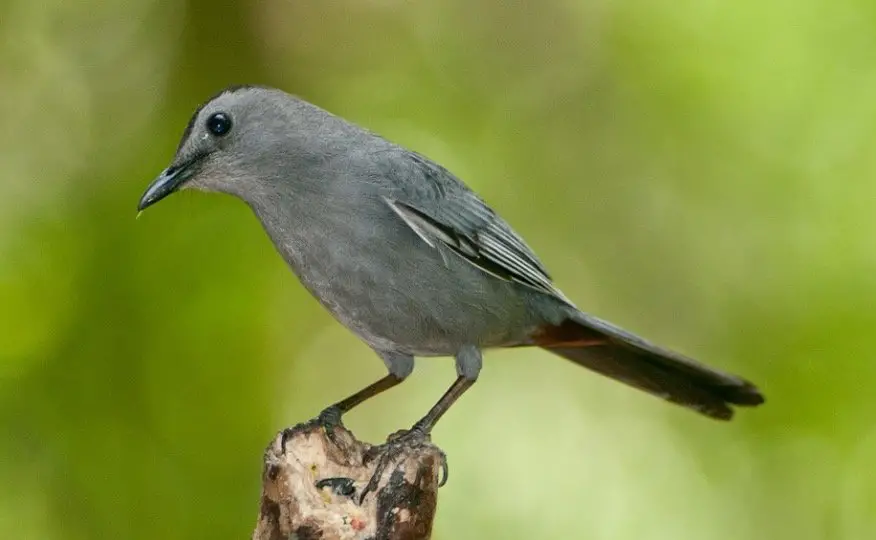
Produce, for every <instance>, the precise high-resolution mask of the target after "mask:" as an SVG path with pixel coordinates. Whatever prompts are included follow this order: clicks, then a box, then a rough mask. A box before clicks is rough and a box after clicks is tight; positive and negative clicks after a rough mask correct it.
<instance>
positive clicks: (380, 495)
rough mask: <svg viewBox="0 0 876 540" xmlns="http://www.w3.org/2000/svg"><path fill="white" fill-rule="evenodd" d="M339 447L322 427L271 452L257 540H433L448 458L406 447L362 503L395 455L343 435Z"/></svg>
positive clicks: (277, 443) (282, 440)
mask: <svg viewBox="0 0 876 540" xmlns="http://www.w3.org/2000/svg"><path fill="white" fill-rule="evenodd" d="M333 439H334V441H333V440H332V439H330V438H329V437H328V436H327V434H326V430H325V428H324V427H323V426H322V425H320V424H319V422H315V421H314V422H309V423H307V424H300V425H298V426H295V427H293V428H290V429H287V430H285V431H284V432H281V433H279V434H278V435H277V437H276V438H275V439H274V441H273V442H272V443H271V444H270V446H268V448H267V450H266V451H265V458H264V459H265V465H264V472H263V474H262V484H263V487H262V496H261V504H260V509H259V518H258V522H257V524H256V529H255V531H254V532H253V536H252V538H253V540H290V539H297V540H316V539H319V540H341V539H343V540H348V539H349V540H365V539H374V540H401V539H404V540H420V539H425V538H429V537H430V535H431V532H432V521H433V520H434V518H435V508H436V506H437V502H438V485H439V476H440V474H441V470H442V467H443V466H444V453H443V452H441V450H440V449H438V448H437V447H436V446H434V445H432V444H431V443H428V442H424V443H414V444H411V445H406V446H404V447H402V448H401V451H400V453H398V455H397V456H396V457H394V459H392V461H391V462H386V463H387V466H386V467H385V468H384V469H383V470H382V471H378V472H379V475H378V476H377V477H375V483H374V484H373V485H372V487H373V489H370V490H369V491H368V493H366V495H365V497H364V499H362V493H363V490H365V489H366V486H367V485H368V484H369V481H370V480H371V479H372V476H374V474H375V471H376V470H377V469H378V468H379V467H378V464H379V463H380V462H381V458H382V457H384V456H386V455H387V451H388V447H387V446H385V445H379V446H372V445H370V444H367V443H363V442H360V441H358V440H356V438H355V437H354V436H353V434H352V433H351V432H350V431H349V430H347V429H345V428H340V427H339V428H335V429H334V437H333ZM360 499H362V500H361V501H360Z"/></svg>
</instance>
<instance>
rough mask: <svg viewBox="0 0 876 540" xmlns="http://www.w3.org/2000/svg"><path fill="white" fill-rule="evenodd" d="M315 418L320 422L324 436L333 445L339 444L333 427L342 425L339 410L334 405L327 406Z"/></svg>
mask: <svg viewBox="0 0 876 540" xmlns="http://www.w3.org/2000/svg"><path fill="white" fill-rule="evenodd" d="M317 420H318V421H319V423H320V424H322V427H323V429H324V430H325V436H326V438H327V439H328V440H329V441H331V443H332V444H334V445H335V446H340V442H339V441H338V438H337V435H336V434H335V431H336V430H335V428H339V427H344V423H343V421H342V420H341V410H340V409H339V408H338V407H336V406H334V405H332V406H331V407H327V408H325V409H323V411H322V412H321V413H319V416H318V417H317Z"/></svg>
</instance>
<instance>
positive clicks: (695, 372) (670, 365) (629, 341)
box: [533, 312, 764, 420]
mask: <svg viewBox="0 0 876 540" xmlns="http://www.w3.org/2000/svg"><path fill="white" fill-rule="evenodd" d="M533 339H534V343H535V345H538V346H540V347H542V348H544V349H546V350H549V351H550V352H552V353H554V354H557V355H559V356H561V357H563V358H566V359H567V360H571V361H572V362H575V363H576V364H578V365H581V366H584V367H586V368H588V369H591V370H593V371H596V372H597V373H601V374H602V375H605V376H608V377H611V378H612V379H615V380H618V381H620V382H623V383H626V384H628V385H630V386H632V387H634V388H638V389H640V390H644V391H645V392H648V393H650V394H653V395H655V396H658V397H661V398H663V399H665V400H667V401H669V402H672V403H676V404H678V405H682V406H684V407H687V408H690V409H693V410H695V411H697V412H699V413H701V414H704V415H706V416H709V417H712V418H715V419H719V420H729V419H730V418H732V417H733V408H732V406H734V405H736V406H749V407H751V406H756V405H760V404H761V403H763V402H764V397H763V395H762V394H761V393H760V391H759V390H758V389H757V388H756V387H755V386H754V385H753V384H752V383H750V382H748V381H746V380H745V379H742V378H740V377H737V376H735V375H731V374H729V373H724V372H721V371H719V370H716V369H713V368H710V367H708V366H706V365H703V364H700V363H699V362H697V361H695V360H692V359H690V358H687V357H685V356H682V355H680V354H678V353H675V352H672V351H669V350H666V349H663V348H660V347H658V346H656V345H653V344H651V343H649V342H647V341H645V340H643V339H642V338H640V337H638V336H635V335H633V334H631V333H629V332H627V331H625V330H623V329H621V328H618V327H616V326H614V325H612V324H610V323H608V322H605V321H603V320H601V319H598V318H596V317H593V316H591V315H587V314H586V313H580V312H577V313H575V314H574V315H573V316H572V317H571V318H569V319H566V320H565V321H563V323H561V324H560V325H557V326H546V327H543V328H541V329H540V331H539V332H538V333H537V334H536V335H535V336H534V337H533Z"/></svg>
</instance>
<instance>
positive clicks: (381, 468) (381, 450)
mask: <svg viewBox="0 0 876 540" xmlns="http://www.w3.org/2000/svg"><path fill="white" fill-rule="evenodd" d="M423 446H429V447H431V448H434V446H433V445H432V441H431V438H430V437H429V433H428V432H427V431H426V430H425V429H423V428H422V427H420V426H418V425H414V427H413V428H411V429H403V430H400V431H397V432H395V433H393V434H391V435H390V436H389V437H387V439H386V442H385V443H383V444H381V445H378V446H374V447H372V448H371V449H370V450H369V451H368V453H367V454H366V456H365V459H366V461H369V460H373V459H377V460H378V461H377V467H375V469H374V473H373V474H372V475H371V479H370V480H369V481H368V483H367V484H366V485H365V487H364V488H363V489H362V494H361V495H360V496H359V504H362V502H363V501H364V500H365V497H366V496H367V495H368V494H369V493H370V492H372V491H374V490H376V489H377V485H378V483H379V482H380V479H381V477H382V476H383V473H384V472H385V471H386V468H387V467H389V466H390V465H391V464H393V463H394V462H396V461H397V460H398V459H399V458H400V457H402V455H403V454H404V452H405V451H406V450H410V449H412V448H420V447H423ZM439 452H440V454H441V480H440V481H439V482H438V487H441V486H443V485H444V484H446V483H447V475H448V469H447V455H446V454H444V452H442V451H440V450H439Z"/></svg>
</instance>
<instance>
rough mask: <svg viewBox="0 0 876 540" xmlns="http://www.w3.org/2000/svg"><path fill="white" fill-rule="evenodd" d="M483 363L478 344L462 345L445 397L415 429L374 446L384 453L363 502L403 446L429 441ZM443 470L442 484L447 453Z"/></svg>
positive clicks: (469, 386) (472, 381) (376, 450)
mask: <svg viewBox="0 0 876 540" xmlns="http://www.w3.org/2000/svg"><path fill="white" fill-rule="evenodd" d="M481 364H482V358H481V352H480V350H479V349H477V348H476V347H464V348H462V349H461V350H460V351H459V352H458V353H457V355H456V372H457V377H456V380H455V381H453V384H452V385H450V388H448V389H447V391H446V392H444V395H443V396H441V399H439V400H438V402H437V403H435V405H434V406H433V407H432V408H431V409H429V412H427V413H426V415H425V416H423V418H421V419H420V420H418V421H417V423H415V424H414V425H413V427H411V429H409V430H402V431H399V432H396V433H393V434H392V435H390V436H389V439H388V440H387V442H386V443H385V444H382V445H380V446H377V447H374V449H373V450H374V451H375V452H376V453H377V454H378V455H379V456H380V461H379V463H378V464H377V467H376V468H375V470H374V474H373V475H372V476H371V480H369V481H368V484H367V485H366V486H365V488H364V489H363V490H362V495H361V496H360V497H359V502H360V504H361V502H362V501H363V500H365V496H366V495H368V493H369V492H371V491H372V490H374V489H376V488H377V484H378V482H379V481H380V477H381V476H382V475H383V472H384V471H385V470H386V467H387V466H388V465H389V464H390V463H392V462H393V461H395V459H396V458H397V457H398V455H399V454H400V453H401V450H402V449H404V448H407V447H410V446H412V445H417V444H423V443H424V442H426V441H428V439H429V434H430V433H431V432H432V428H433V427H435V424H436V423H437V422H438V420H439V419H441V417H442V416H444V413H446V412H447V410H448V409H450V407H451V406H452V405H453V404H454V403H456V400H458V399H459V398H460V396H462V394H464V393H465V391H466V390H468V389H469V388H471V386H472V385H473V384H474V383H475V381H476V380H477V378H478V374H479V373H480V371H481ZM442 471H443V475H442V478H441V482H440V484H439V487H440V486H443V485H444V484H446V483H447V474H448V469H447V459H446V457H445V459H444V463H443V464H442Z"/></svg>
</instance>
